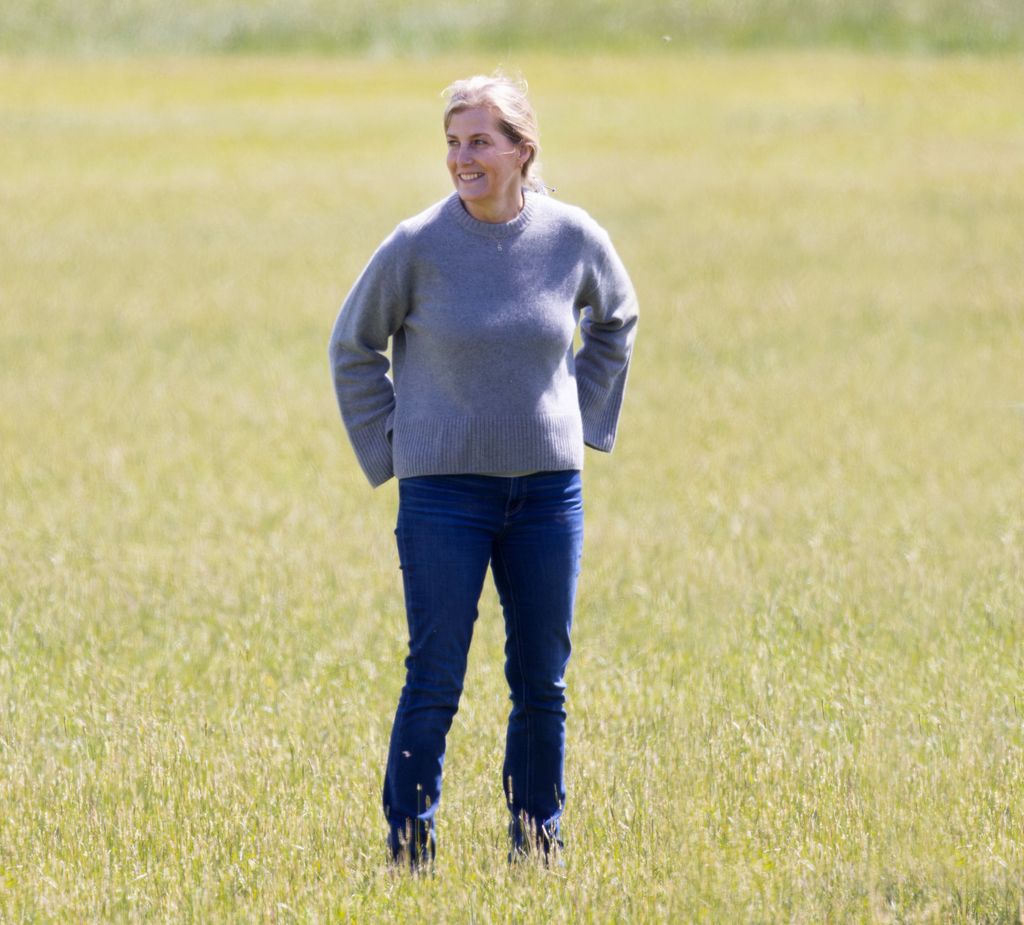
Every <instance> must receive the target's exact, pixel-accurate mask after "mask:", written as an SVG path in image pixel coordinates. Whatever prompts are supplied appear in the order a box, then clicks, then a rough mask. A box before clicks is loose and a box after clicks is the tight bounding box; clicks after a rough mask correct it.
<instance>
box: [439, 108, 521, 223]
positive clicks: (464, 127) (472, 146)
mask: <svg viewBox="0 0 1024 925" xmlns="http://www.w3.org/2000/svg"><path fill="white" fill-rule="evenodd" d="M447 138H448V172H449V173H450V174H451V175H452V182H453V183H454V184H455V189H456V191H457V192H458V194H459V197H460V198H461V199H462V201H463V202H464V203H465V204H466V208H467V209H468V210H469V214H470V215H472V216H473V217H474V218H476V219H478V220H480V221H483V222H507V221H511V220H512V219H513V218H515V217H516V215H518V213H519V209H520V207H521V205H522V195H523V192H522V188H523V182H522V173H521V169H522V165H523V161H524V160H525V158H526V154H527V152H526V151H525V149H524V148H523V146H522V145H517V144H514V143H513V142H511V141H509V139H508V138H506V137H505V135H503V134H502V132H501V129H500V128H498V125H497V120H496V119H495V116H494V113H493V112H491V110H489V109H463V110H461V111H459V112H456V113H453V114H452V117H451V120H450V121H449V123H448V132H447Z"/></svg>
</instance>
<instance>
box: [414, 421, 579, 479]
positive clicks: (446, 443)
mask: <svg viewBox="0 0 1024 925" xmlns="http://www.w3.org/2000/svg"><path fill="white" fill-rule="evenodd" d="M582 468H583V433H582V429H581V426H580V419H579V416H578V415H575V414H564V415H542V416H530V417H501V418H476V417H473V418H461V417H460V418H436V417H431V418H419V419H417V420H415V421H400V420H399V421H396V422H395V431H394V470H395V475H396V476H397V477H398V478H400V479H404V478H412V477H414V476H417V475H465V474H483V473H488V472H541V471H558V470H561V469H582Z"/></svg>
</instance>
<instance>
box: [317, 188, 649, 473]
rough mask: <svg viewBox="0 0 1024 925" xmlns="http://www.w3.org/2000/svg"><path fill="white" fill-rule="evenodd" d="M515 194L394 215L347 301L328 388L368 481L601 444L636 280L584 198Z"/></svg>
mask: <svg viewBox="0 0 1024 925" xmlns="http://www.w3.org/2000/svg"><path fill="white" fill-rule="evenodd" d="M524 195H525V205H524V207H523V209H522V211H521V212H520V213H519V215H518V216H517V217H516V218H515V219H514V220H513V221H511V222H507V223H504V224H489V223H486V222H480V221H477V220H476V219H474V218H473V217H472V216H471V215H470V214H469V213H468V212H467V211H466V210H465V208H464V206H463V205H462V202H461V201H460V200H459V198H458V196H457V195H456V194H454V193H453V194H452V195H451V196H450V197H448V198H447V199H445V200H442V201H441V202H439V203H437V204H436V205H434V206H432V207H431V208H429V209H427V210H426V211H425V212H423V213H421V214H420V215H417V216H415V217H414V218H410V219H408V220H407V221H404V222H402V223H401V224H400V225H399V226H398V227H397V228H396V229H395V231H394V232H393V233H392V234H391V235H390V236H389V237H388V238H387V239H386V240H385V241H384V243H383V244H381V246H380V247H379V248H378V249H377V252H376V253H375V254H374V255H373V257H372V258H371V260H370V262H369V264H368V265H367V267H366V269H365V270H364V271H363V272H362V274H361V275H360V277H359V279H358V280H357V281H356V284H355V286H354V287H353V289H352V291H351V292H350V293H349V295H348V298H347V299H346V300H345V303H344V304H343V305H342V307H341V312H340V313H339V315H338V320H337V322H336V323H335V325H334V331H333V333H332V335H331V343H330V358H331V365H332V368H333V371H334V388H335V391H336V393H337V396H338V406H339V407H340V409H341V416H342V419H343V421H344V423H345V427H346V429H347V431H348V436H349V439H350V440H351V441H352V446H353V448H354V449H355V453H356V457H357V458H358V460H359V464H360V465H361V466H362V468H363V471H364V472H365V473H366V477H367V478H368V479H369V480H370V483H371V484H372V485H375V486H376V485H380V484H381V483H383V482H386V481H387V480H388V479H389V478H390V477H391V476H392V475H396V476H398V477H399V478H406V477H408V476H416V475H441V474H456V473H490V474H494V473H522V472H534V471H542V470H558V469H579V468H581V467H582V465H583V446H584V444H585V443H586V444H588V445H589V446H592V447H595V448H596V449H599V450H604V451H606V452H608V451H610V450H611V448H612V444H613V443H614V441H615V430H616V425H617V423H618V418H619V408H620V407H621V404H622V395H623V389H624V387H625V383H626V370H627V367H628V365H629V356H630V351H631V348H632V343H633V336H634V331H635V327H636V321H637V302H636V295H635V293H634V291H633V286H632V284H631V283H630V280H629V277H628V276H627V274H626V271H625V269H624V267H623V266H622V263H621V261H620V260H619V258H618V256H617V255H616V253H615V250H614V248H613V247H612V244H611V241H610V240H609V238H608V235H607V234H606V233H605V231H604V230H603V229H602V228H601V227H600V226H599V225H598V224H597V223H596V222H595V221H594V220H593V219H592V218H590V217H589V216H588V215H587V214H586V213H585V212H584V211H583V210H582V209H579V208H575V207H573V206H568V205H565V204H563V203H560V202H558V201H556V200H554V199H550V198H548V197H546V196H542V195H539V194H537V193H531V192H527V193H525V194H524ZM578 323H579V326H580V334H581V341H582V347H581V348H580V350H579V351H578V352H575V353H574V350H573V336H574V333H575V331H576V327H577V324H578ZM389 340H390V341H391V358H392V360H393V363H394V379H393V381H392V379H391V378H390V377H389V376H388V370H389V363H388V359H387V357H386V356H385V351H386V350H387V347H388V341H389Z"/></svg>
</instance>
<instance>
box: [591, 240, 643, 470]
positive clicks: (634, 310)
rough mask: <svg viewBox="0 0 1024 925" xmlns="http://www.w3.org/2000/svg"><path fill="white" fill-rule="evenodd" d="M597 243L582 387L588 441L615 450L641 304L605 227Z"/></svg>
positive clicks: (602, 447)
mask: <svg viewBox="0 0 1024 925" xmlns="http://www.w3.org/2000/svg"><path fill="white" fill-rule="evenodd" d="M597 244H598V246H599V250H598V255H597V259H596V261H595V263H594V268H593V272H592V274H591V277H590V285H589V287H588V291H587V293H586V296H585V304H584V307H583V310H582V321H581V323H580V333H581V334H582V340H583V343H582V346H581V347H580V350H579V351H578V352H577V354H576V388H577V391H578V392H579V402H580V411H581V413H582V415H583V440H584V442H585V443H586V444H587V446H591V447H593V448H594V449H596V450H601V451H603V452H605V453H609V452H611V449H612V446H613V445H614V444H615V431H616V428H617V426H618V422H619V411H620V409H621V407H622V396H623V394H624V392H625V388H626V375H627V373H628V371H629V358H630V355H631V353H632V351H633V339H634V337H635V336H636V324H637V318H638V306H637V298H636V292H635V291H634V289H633V284H632V282H631V281H630V279H629V274H628V273H627V272H626V268H625V267H624V266H623V265H622V261H621V260H620V259H619V256H618V254H616V253H615V248H614V247H613V246H612V243H611V240H610V239H609V238H608V236H607V234H605V233H604V231H603V230H602V231H600V234H599V240H598V242H597Z"/></svg>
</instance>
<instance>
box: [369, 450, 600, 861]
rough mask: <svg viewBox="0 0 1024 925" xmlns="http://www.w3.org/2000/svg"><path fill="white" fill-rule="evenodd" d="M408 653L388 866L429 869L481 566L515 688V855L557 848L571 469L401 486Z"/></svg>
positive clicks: (395, 749) (511, 738) (429, 479)
mask: <svg viewBox="0 0 1024 925" xmlns="http://www.w3.org/2000/svg"><path fill="white" fill-rule="evenodd" d="M398 491H399V506H398V526H397V528H396V530H395V535H396V536H397V538H398V555H399V561H400V562H401V566H402V579H403V584H404V590H405V607H406V616H407V618H408V621H409V655H408V657H407V658H406V660H405V667H406V678H405V687H404V688H403V689H402V695H401V698H400V699H399V701H398V710H397V712H396V714H395V723H394V726H393V728H392V731H391V747H390V749H389V751H388V763H387V770H386V772H385V777H384V813H385V815H386V817H387V820H388V824H389V827H390V838H389V845H390V848H391V852H392V856H393V857H395V858H398V857H401V856H403V855H404V854H407V855H408V857H409V860H410V861H411V863H413V865H416V864H417V863H419V862H420V861H423V860H426V859H429V858H432V857H433V854H434V844H435V840H434V815H435V813H436V811H437V806H438V801H439V800H440V798H441V772H442V769H443V767H444V752H445V737H446V736H447V734H448V730H449V728H450V727H451V724H452V719H453V717H454V716H455V713H456V711H457V710H458V707H459V696H460V695H461V693H462V684H463V679H464V677H465V673H466V660H467V657H468V654H469V644H470V641H471V639H472V636H473V624H474V623H475V621H476V617H477V604H478V602H479V600H480V593H481V591H482V589H483V584H484V578H485V577H486V574H487V568H488V566H490V568H491V571H492V574H493V576H494V584H495V587H496V588H497V590H498V596H499V599H500V600H501V606H502V610H503V611H504V615H505V677H506V678H507V680H508V684H509V688H510V690H511V700H512V709H511V712H510V715H509V718H508V732H507V736H506V741H505V762H504V767H503V769H502V778H503V784H504V789H505V797H506V802H507V804H508V808H509V811H510V813H511V815H512V821H511V823H510V827H509V831H510V835H511V838H512V843H513V848H514V849H517V850H524V849H526V848H528V847H531V848H532V847H534V846H536V847H540V848H541V849H543V850H544V851H545V852H546V851H547V850H548V849H549V848H550V847H551V846H552V845H554V844H558V843H559V842H558V837H559V818H560V816H561V814H562V807H563V805H564V803H565V785H564V781H563V765H564V758H565V683H564V680H563V678H564V675H565V669H566V665H567V664H568V662H569V652H570V644H569V634H570V629H571V627H572V615H573V604H574V601H575V597H576V580H577V577H578V576H579V568H580V555H581V552H582V548H583V502H582V495H581V482H580V474H579V472H577V471H575V470H568V471H564V472H539V473H535V474H533V475H527V476H521V477H515V478H505V477H494V476H483V475H444V476H422V477H418V478H407V479H402V480H401V481H400V482H399V486H398Z"/></svg>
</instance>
